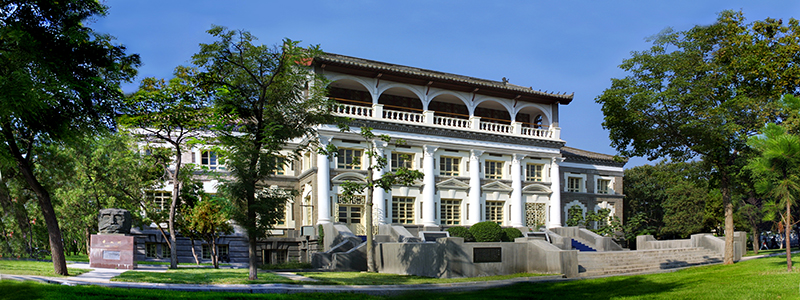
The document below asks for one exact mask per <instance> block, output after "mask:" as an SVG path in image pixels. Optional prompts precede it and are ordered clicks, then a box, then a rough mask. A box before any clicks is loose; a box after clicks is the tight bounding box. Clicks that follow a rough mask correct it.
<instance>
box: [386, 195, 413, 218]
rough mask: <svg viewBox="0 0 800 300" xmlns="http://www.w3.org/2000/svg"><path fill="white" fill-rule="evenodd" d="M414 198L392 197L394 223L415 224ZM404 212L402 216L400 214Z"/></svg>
mask: <svg viewBox="0 0 800 300" xmlns="http://www.w3.org/2000/svg"><path fill="white" fill-rule="evenodd" d="M416 200H417V199H416V198H414V197H392V223H398V224H414V221H415V219H414V202H416ZM401 208H402V209H401ZM401 211H402V212H403V214H402V216H401V215H400V212H401Z"/></svg>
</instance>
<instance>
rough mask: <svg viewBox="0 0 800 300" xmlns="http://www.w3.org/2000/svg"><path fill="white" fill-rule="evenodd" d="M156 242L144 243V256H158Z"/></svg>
mask: <svg viewBox="0 0 800 300" xmlns="http://www.w3.org/2000/svg"><path fill="white" fill-rule="evenodd" d="M157 253H158V244H153V243H147V244H144V256H145V257H148V258H158V256H157V255H158V254H157Z"/></svg>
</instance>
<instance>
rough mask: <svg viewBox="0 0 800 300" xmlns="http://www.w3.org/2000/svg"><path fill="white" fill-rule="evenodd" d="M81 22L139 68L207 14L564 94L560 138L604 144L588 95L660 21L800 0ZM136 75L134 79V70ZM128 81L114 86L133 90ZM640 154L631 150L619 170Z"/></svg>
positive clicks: (269, 6) (304, 5)
mask: <svg viewBox="0 0 800 300" xmlns="http://www.w3.org/2000/svg"><path fill="white" fill-rule="evenodd" d="M104 3H105V4H106V5H108V6H109V7H110V9H109V13H108V15H107V16H106V17H103V18H98V19H97V20H95V21H94V23H93V24H90V26H92V27H93V28H94V29H95V30H96V31H97V32H101V33H107V34H110V35H112V36H114V37H116V38H117V42H118V43H120V44H123V45H125V46H126V47H127V48H128V52H129V53H138V54H140V55H141V57H142V62H143V66H142V67H141V68H140V69H139V78H138V79H141V78H144V77H160V78H169V77H171V75H172V70H173V69H174V68H175V67H176V66H178V65H189V64H190V58H191V55H192V54H194V53H196V52H197V50H198V49H199V47H198V44H199V43H208V42H211V41H213V40H212V39H211V38H210V36H209V35H208V34H206V33H205V31H206V30H208V29H209V28H210V27H211V25H212V24H215V25H222V26H226V27H228V28H231V29H244V30H247V31H250V32H251V33H253V34H254V35H255V36H256V37H258V38H259V41H260V42H261V43H263V44H267V45H273V44H277V43H279V42H280V41H281V40H282V39H283V38H290V39H293V40H301V41H302V44H303V45H309V44H319V45H320V46H321V47H322V50H324V51H327V52H332V53H337V54H343V55H348V56H355V57H360V58H366V59H372V60H377V61H383V62H388V63H395V64H401V65H408V66H413V67H419V68H425V69H430V70H436V71H442V72H449V73H455V74H460V75H467V76H473V77H478V78H485V79H491V80H498V81H499V80H501V78H503V77H506V78H508V79H509V81H510V82H511V83H513V84H517V85H522V86H531V87H533V88H534V89H537V90H538V89H541V90H543V91H544V90H546V91H551V92H559V93H560V92H566V93H573V92H574V93H575V98H574V100H573V101H572V103H570V104H569V105H566V106H562V108H561V112H560V117H561V132H562V136H561V137H562V139H564V140H565V141H567V146H570V147H575V148H580V149H584V150H589V151H595V152H600V153H606V154H616V151H615V150H614V149H613V148H612V147H611V146H610V140H609V139H608V132H607V131H606V130H604V129H603V128H602V126H601V123H602V121H603V114H602V112H601V111H600V105H598V104H596V103H595V102H594V99H595V98H596V97H597V96H598V95H599V94H601V93H602V92H603V90H604V89H606V88H608V87H610V83H611V81H610V79H611V78H621V77H624V76H625V75H626V74H625V73H624V72H622V71H621V70H620V69H619V68H618V67H617V66H618V65H619V64H620V63H621V62H622V60H623V59H625V58H629V57H630V53H631V51H641V50H645V49H648V48H649V47H650V46H651V44H650V43H648V42H647V38H648V37H651V36H653V35H655V34H657V33H659V32H660V31H662V30H663V29H665V28H667V27H672V28H674V29H676V30H685V29H689V28H691V27H693V26H695V25H707V24H711V23H713V22H714V20H716V17H717V13H719V12H720V11H722V10H728V9H730V10H742V11H743V12H744V14H745V17H746V18H747V20H748V21H755V20H762V19H764V18H767V17H772V18H776V19H777V18H782V19H784V20H788V19H789V18H792V17H795V18H797V17H798V15H800V1H797V0H794V1H770V0H760V1H703V0H701V1H642V0H639V1H486V0H484V1H463V0H462V1H435V0H428V1H416V0H405V1H368V0H360V1H345V0H338V1H313V0H308V1H244V0H242V1H218V0H216V1H205V0H196V1H172V0H167V1H163V0H162V1H150V0H137V1H130V0H109V1H105V2H104ZM138 79H137V80H138ZM136 87H137V84H136V83H132V84H128V85H126V86H124V90H125V91H126V92H132V91H135V90H136ZM647 163H652V162H648V161H647V160H646V159H644V158H631V160H630V162H629V163H628V164H627V165H626V168H628V167H633V166H638V165H642V164H647Z"/></svg>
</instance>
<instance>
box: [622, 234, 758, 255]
mask: <svg viewBox="0 0 800 300" xmlns="http://www.w3.org/2000/svg"><path fill="white" fill-rule="evenodd" d="M691 247H698V248H705V249H709V250H711V251H714V252H717V253H719V254H720V255H722V256H725V237H716V236H714V235H712V234H710V233H699V234H693V235H691V236H690V238H689V239H682V240H666V241H659V240H656V239H655V238H654V237H653V236H652V235H640V236H637V237H636V249H637V250H650V249H677V248H691ZM746 247H747V233H745V232H743V231H736V232H734V233H733V261H739V260H741V259H742V256H743V255H744V254H745V252H746V251H747V248H746Z"/></svg>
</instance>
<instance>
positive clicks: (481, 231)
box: [469, 221, 503, 242]
mask: <svg viewBox="0 0 800 300" xmlns="http://www.w3.org/2000/svg"><path fill="white" fill-rule="evenodd" d="M469 233H472V236H474V237H475V241H476V242H499V241H500V239H502V238H503V229H502V228H500V225H497V223H495V222H492V221H484V222H480V223H477V224H475V225H472V227H470V228H469Z"/></svg>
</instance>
